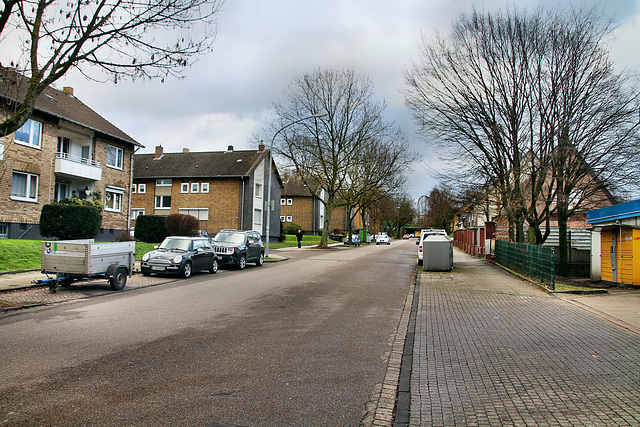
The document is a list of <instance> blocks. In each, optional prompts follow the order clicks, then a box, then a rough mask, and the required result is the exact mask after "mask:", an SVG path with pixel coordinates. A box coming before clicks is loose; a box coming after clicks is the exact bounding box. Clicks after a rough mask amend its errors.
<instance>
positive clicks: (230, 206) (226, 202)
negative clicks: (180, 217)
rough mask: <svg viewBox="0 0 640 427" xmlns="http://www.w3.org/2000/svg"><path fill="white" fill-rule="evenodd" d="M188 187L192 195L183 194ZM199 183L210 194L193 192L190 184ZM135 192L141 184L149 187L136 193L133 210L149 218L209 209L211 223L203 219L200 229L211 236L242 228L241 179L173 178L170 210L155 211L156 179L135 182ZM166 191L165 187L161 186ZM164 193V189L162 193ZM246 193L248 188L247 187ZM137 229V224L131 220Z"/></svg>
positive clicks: (132, 203) (133, 199)
mask: <svg viewBox="0 0 640 427" xmlns="http://www.w3.org/2000/svg"><path fill="white" fill-rule="evenodd" d="M183 183H187V184H189V192H188V193H183V192H182V184H183ZM193 183H197V184H198V187H199V189H201V188H202V184H203V183H208V184H209V192H208V193H202V192H201V191H200V190H199V191H198V193H191V184H193ZM134 184H135V185H136V190H137V189H138V188H139V186H140V184H144V185H145V186H146V189H145V193H143V194H140V193H139V192H138V191H136V193H135V194H133V196H132V198H131V200H132V202H131V209H132V210H135V209H144V213H145V214H146V215H169V214H176V213H179V211H180V209H208V210H209V212H208V217H209V219H208V220H201V221H200V227H201V229H202V230H205V231H207V232H208V233H209V234H215V233H217V232H218V231H220V230H222V229H224V228H234V229H236V228H241V227H240V215H241V213H240V209H239V203H240V199H241V197H240V194H241V190H242V186H241V181H240V180H239V179H233V178H229V179H183V180H179V179H173V180H172V182H171V190H170V193H171V208H170V209H166V210H165V209H156V208H155V196H156V193H157V191H156V180H149V179H146V180H143V179H135V180H134ZM160 188H161V189H164V188H166V187H160ZM160 191H162V190H160ZM245 191H246V188H245ZM132 226H135V221H132Z"/></svg>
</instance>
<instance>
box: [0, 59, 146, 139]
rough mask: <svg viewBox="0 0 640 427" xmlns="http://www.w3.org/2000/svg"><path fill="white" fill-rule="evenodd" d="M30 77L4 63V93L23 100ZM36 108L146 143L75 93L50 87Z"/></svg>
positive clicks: (0, 84) (0, 78)
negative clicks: (102, 114) (70, 93)
mask: <svg viewBox="0 0 640 427" xmlns="http://www.w3.org/2000/svg"><path fill="white" fill-rule="evenodd" d="M28 83H29V81H28V79H27V78H25V77H23V76H21V75H20V74H18V73H16V72H15V71H14V70H11V69H8V68H3V67H0V96H3V97H5V98H9V99H11V100H12V101H16V100H18V101H20V100H22V97H23V95H24V93H26V89H27V85H28ZM35 109H36V110H38V111H42V112H45V113H48V114H51V115H53V116H55V117H58V118H61V119H64V120H67V121H69V122H72V123H75V124H78V125H81V126H84V127H86V128H89V129H92V130H94V131H97V132H100V133H103V134H105V135H109V136H111V137H114V138H117V139H120V140H122V141H125V142H128V143H130V144H133V145H137V146H142V145H141V144H140V143H139V142H137V141H136V140H135V139H133V138H131V137H130V136H129V135H127V134H126V133H124V132H123V131H121V130H120V129H118V128H117V127H116V126H115V125H113V124H112V123H111V122H109V121H108V120H107V119H105V118H104V117H102V116H101V115H100V114H98V113H96V112H95V111H93V110H92V109H91V108H89V107H88V106H87V105H85V104H84V103H83V102H82V101H80V100H79V99H78V98H76V97H75V96H73V95H67V94H66V93H64V92H62V91H59V90H57V89H54V88H52V87H47V88H45V89H44V91H43V92H42V93H41V94H40V96H39V97H38V99H37V100H36V105H35Z"/></svg>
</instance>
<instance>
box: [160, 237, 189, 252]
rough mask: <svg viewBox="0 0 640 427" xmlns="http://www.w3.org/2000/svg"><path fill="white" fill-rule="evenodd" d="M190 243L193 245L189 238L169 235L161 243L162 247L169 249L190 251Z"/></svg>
mask: <svg viewBox="0 0 640 427" xmlns="http://www.w3.org/2000/svg"><path fill="white" fill-rule="evenodd" d="M190 245H191V240H189V239H174V238H170V237H167V238H166V239H164V240H163V241H162V243H161V244H160V249H167V250H169V251H172V250H176V249H177V250H182V251H188V250H189V246H190Z"/></svg>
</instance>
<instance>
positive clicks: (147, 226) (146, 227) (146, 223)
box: [134, 215, 169, 243]
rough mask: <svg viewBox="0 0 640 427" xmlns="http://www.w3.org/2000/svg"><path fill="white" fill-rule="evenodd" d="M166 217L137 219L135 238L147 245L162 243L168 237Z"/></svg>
mask: <svg viewBox="0 0 640 427" xmlns="http://www.w3.org/2000/svg"><path fill="white" fill-rule="evenodd" d="M165 219H166V217H165V216H162V215H140V216H138V217H137V218H136V226H135V230H134V236H135V238H136V239H138V240H140V241H142V242H146V243H160V242H162V241H163V240H164V238H165V237H167V236H168V235H169V234H168V233H167V228H166V227H165Z"/></svg>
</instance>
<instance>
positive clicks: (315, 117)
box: [264, 112, 328, 257]
mask: <svg viewBox="0 0 640 427" xmlns="http://www.w3.org/2000/svg"><path fill="white" fill-rule="evenodd" d="M327 114H328V113H326V112H324V113H317V114H313V115H311V116H307V117H303V118H301V119H298V120H296V121H293V122H291V123H289V124H286V125H284V126H282V127H281V128H280V129H278V131H277V132H276V133H274V134H273V138H271V143H270V144H269V176H268V180H269V182H268V183H267V230H266V231H267V239H266V240H267V242H266V245H265V249H264V255H265V257H268V256H269V241H270V240H271V235H270V229H271V202H272V201H271V170H272V169H273V143H274V142H275V140H276V136H278V134H279V133H280V132H282V131H283V130H285V129H286V128H288V127H289V126H293V125H295V124H297V123H300V122H303V121H305V120H308V119H317V118H320V117H324V116H326V115H327Z"/></svg>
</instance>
